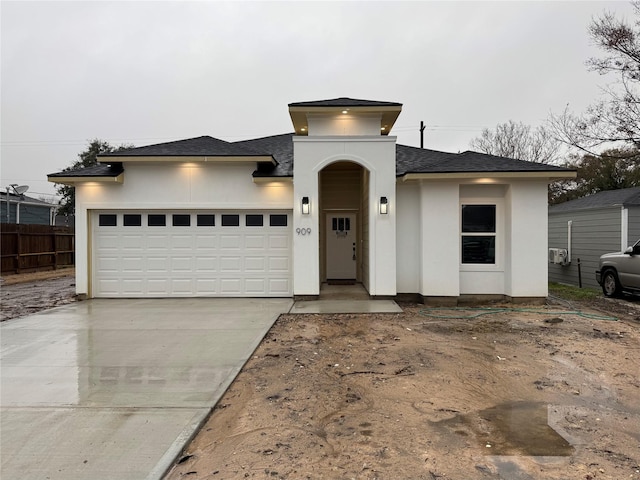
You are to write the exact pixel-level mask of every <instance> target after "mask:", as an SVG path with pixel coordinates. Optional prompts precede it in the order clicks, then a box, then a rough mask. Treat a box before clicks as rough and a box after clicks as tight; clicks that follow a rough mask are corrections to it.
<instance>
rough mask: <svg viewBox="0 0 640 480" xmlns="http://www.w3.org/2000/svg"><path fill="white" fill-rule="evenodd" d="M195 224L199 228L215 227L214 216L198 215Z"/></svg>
mask: <svg viewBox="0 0 640 480" xmlns="http://www.w3.org/2000/svg"><path fill="white" fill-rule="evenodd" d="M197 222H198V226H199V227H215V226H216V216H215V215H209V214H199V215H198V217H197Z"/></svg>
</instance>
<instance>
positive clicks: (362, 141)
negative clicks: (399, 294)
mask: <svg viewBox="0 0 640 480" xmlns="http://www.w3.org/2000/svg"><path fill="white" fill-rule="evenodd" d="M395 142H396V138H395V137H384V136H380V135H377V136H370V137H369V136H357V137H350V136H308V137H294V138H293V151H294V158H295V163H294V187H293V188H294V194H293V197H294V210H293V212H294V220H293V223H294V225H293V227H294V235H293V257H294V272H293V278H294V287H293V290H294V294H295V295H318V294H319V292H320V273H319V272H320V265H319V242H320V238H319V236H318V233H319V229H318V222H319V219H320V218H321V212H320V211H319V208H318V207H319V205H318V173H319V172H320V171H321V170H322V169H323V168H324V167H326V166H328V165H330V164H332V163H334V162H338V161H351V162H355V163H357V164H359V165H361V166H362V167H364V168H366V169H367V170H368V171H369V179H370V180H369V181H370V183H369V198H370V202H371V203H372V204H371V205H370V209H369V218H368V220H369V256H370V258H369V283H368V287H369V293H370V294H371V295H395V294H396V268H395V267H396V262H395V251H396V231H395V224H396V222H395V218H396V208H397V206H396V194H395V191H396V189H395ZM381 196H385V197H387V198H388V200H389V213H388V214H387V215H380V213H379V207H378V203H377V202H378V201H379V199H380V197H381ZM302 197H309V199H310V202H311V213H310V214H309V215H302V213H301V209H300V204H301V200H302ZM374 204H375V205H374ZM298 228H303V229H311V233H310V234H307V235H299V234H297V233H296V232H297V231H298Z"/></svg>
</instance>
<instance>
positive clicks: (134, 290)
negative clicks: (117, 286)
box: [121, 278, 145, 297]
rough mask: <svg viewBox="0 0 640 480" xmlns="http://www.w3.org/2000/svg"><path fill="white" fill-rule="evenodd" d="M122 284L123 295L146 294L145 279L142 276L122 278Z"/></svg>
mask: <svg viewBox="0 0 640 480" xmlns="http://www.w3.org/2000/svg"><path fill="white" fill-rule="evenodd" d="M121 282H122V283H121V286H122V290H121V292H122V295H123V296H125V297H126V296H130V295H138V296H143V295H144V293H145V292H144V289H143V286H144V283H145V282H144V280H143V279H142V278H129V279H123V280H121Z"/></svg>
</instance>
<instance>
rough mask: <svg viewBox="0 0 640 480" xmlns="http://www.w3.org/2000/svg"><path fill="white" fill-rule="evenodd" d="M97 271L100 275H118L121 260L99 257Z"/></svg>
mask: <svg viewBox="0 0 640 480" xmlns="http://www.w3.org/2000/svg"><path fill="white" fill-rule="evenodd" d="M96 270H97V272H98V273H100V274H106V273H116V272H118V271H119V270H120V258H119V257H106V256H101V257H98V259H97V262H96Z"/></svg>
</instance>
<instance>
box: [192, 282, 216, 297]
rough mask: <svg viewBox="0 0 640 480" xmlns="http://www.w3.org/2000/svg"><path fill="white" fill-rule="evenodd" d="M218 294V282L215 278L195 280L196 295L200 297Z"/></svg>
mask: <svg viewBox="0 0 640 480" xmlns="http://www.w3.org/2000/svg"><path fill="white" fill-rule="evenodd" d="M217 293H218V280H217V279H215V278H198V279H196V294H197V295H201V296H207V295H215V294H217Z"/></svg>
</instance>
